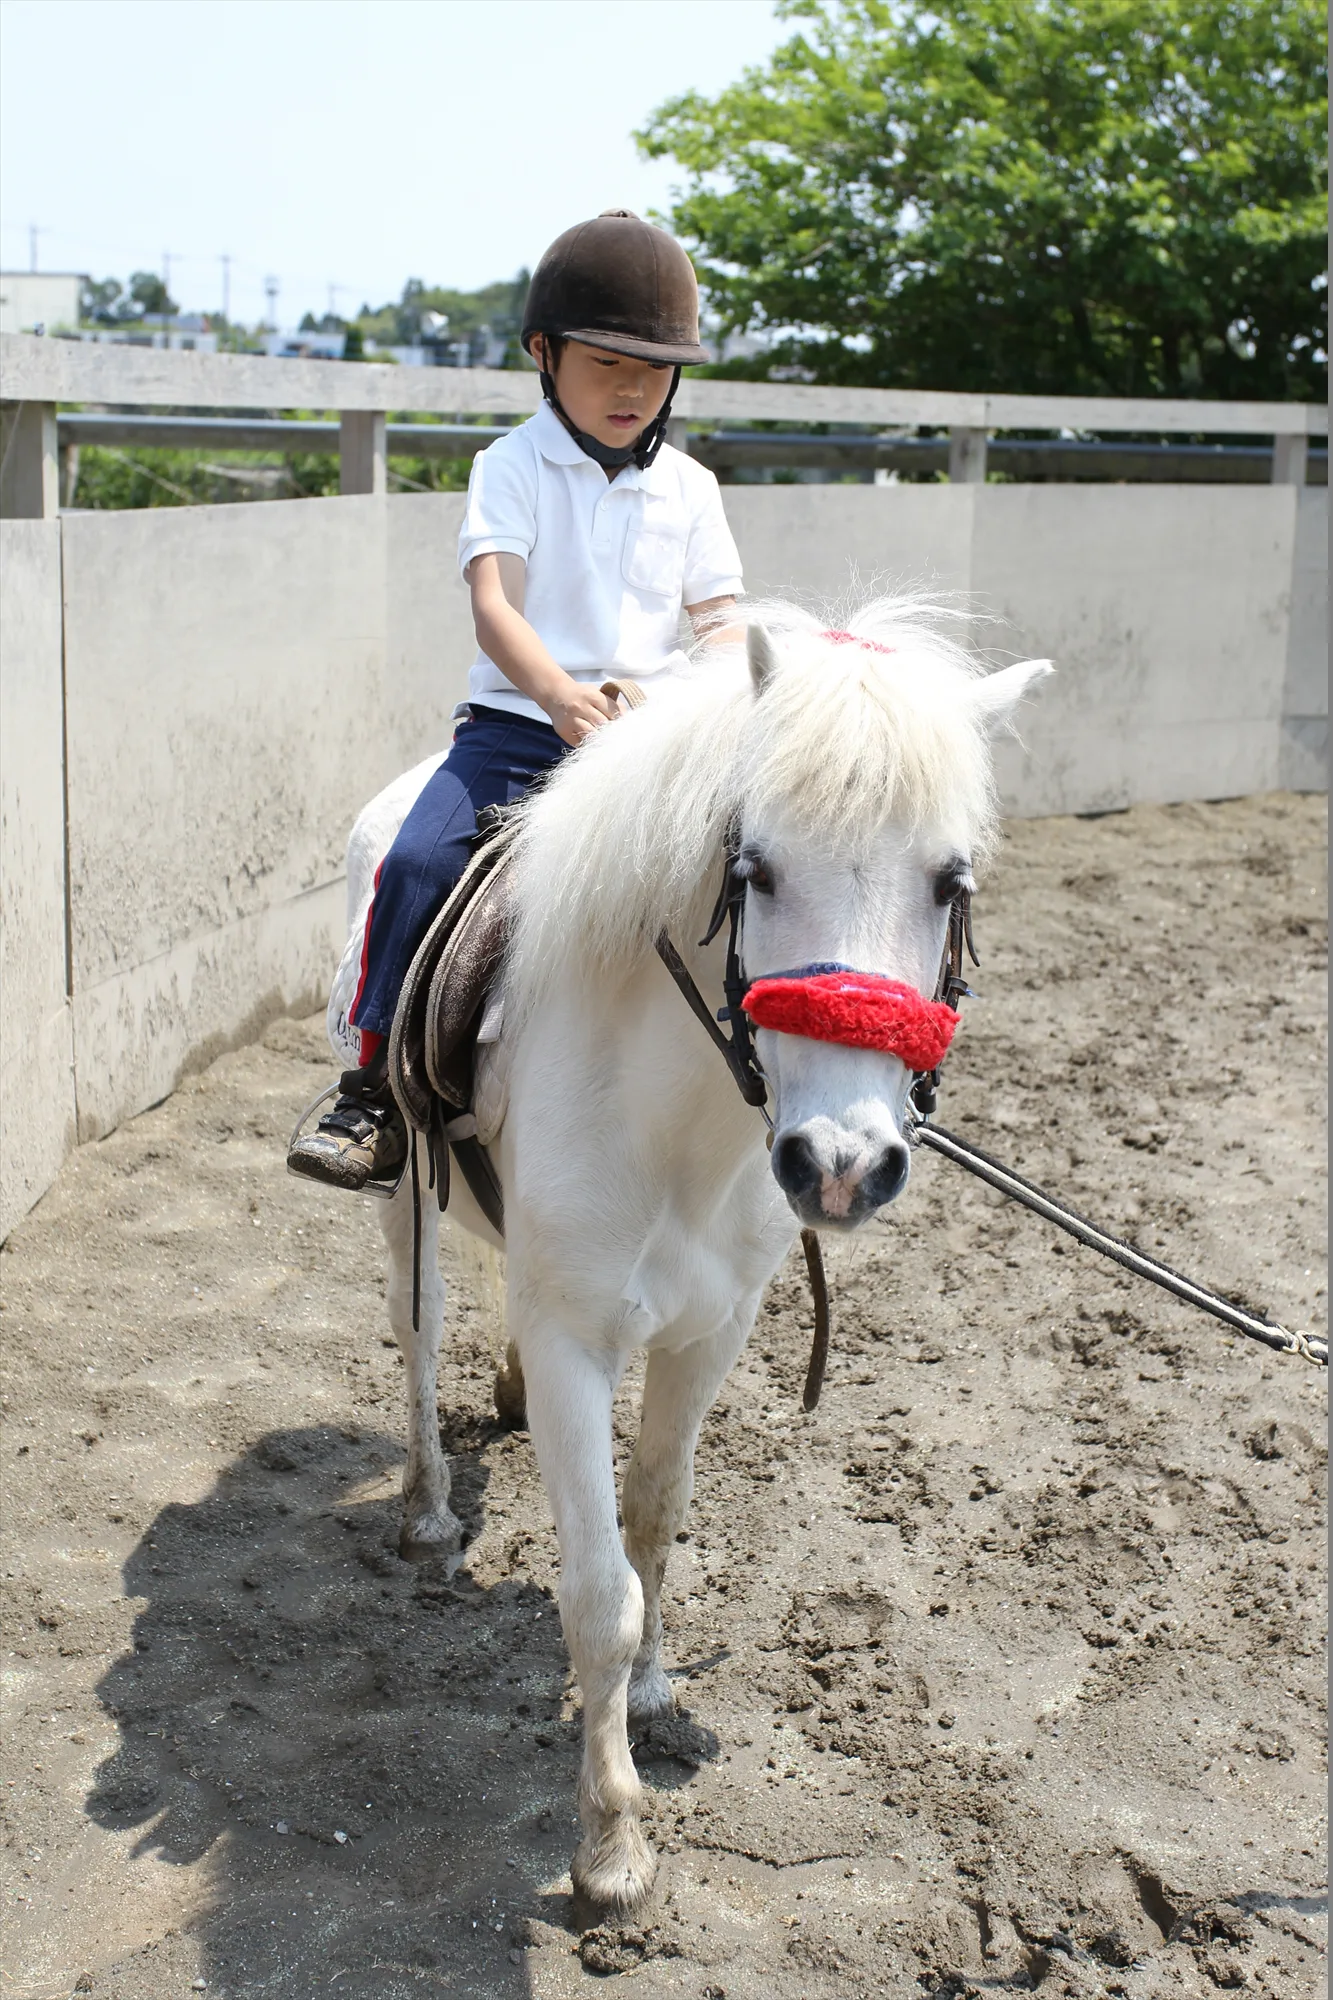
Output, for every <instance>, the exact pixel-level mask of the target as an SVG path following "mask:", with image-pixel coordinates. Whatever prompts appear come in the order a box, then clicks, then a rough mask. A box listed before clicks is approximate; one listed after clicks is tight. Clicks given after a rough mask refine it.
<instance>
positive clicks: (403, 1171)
mask: <svg viewBox="0 0 1333 2000" xmlns="http://www.w3.org/2000/svg"><path fill="white" fill-rule="evenodd" d="M341 1095H342V1080H341V1078H340V1079H339V1081H338V1082H337V1083H331V1084H330V1085H329V1086H328V1088H327V1089H326V1090H321V1091H320V1093H319V1096H318V1097H312V1098H311V1100H310V1102H309V1104H307V1106H306V1108H305V1110H304V1111H303V1112H302V1113H301V1115H300V1117H299V1118H298V1119H297V1121H296V1123H295V1125H294V1126H293V1127H292V1136H291V1138H290V1139H289V1140H288V1141H287V1153H288V1161H287V1171H288V1173H289V1174H290V1175H291V1176H292V1178H293V1180H298V1181H306V1182H307V1183H308V1182H309V1181H310V1179H311V1176H310V1175H309V1174H303V1173H299V1172H298V1171H297V1169H296V1168H295V1167H294V1166H293V1165H292V1163H291V1158H290V1155H291V1151H292V1148H293V1146H294V1145H295V1144H296V1142H297V1140H298V1139H299V1138H300V1137H301V1135H302V1133H303V1132H304V1130H305V1128H306V1126H307V1125H308V1124H309V1122H310V1120H311V1118H312V1117H313V1116H314V1114H315V1113H316V1112H317V1111H318V1110H319V1107H320V1105H321V1104H327V1103H328V1101H329V1099H330V1098H331V1097H341ZM407 1137H408V1147H407V1152H406V1155H405V1156H404V1159H403V1164H402V1166H401V1167H399V1169H398V1172H397V1174H396V1175H395V1177H394V1178H393V1180H376V1179H375V1178H374V1177H373V1176H372V1177H371V1179H370V1180H368V1181H367V1182H366V1184H365V1186H364V1187H362V1188H357V1189H356V1190H355V1192H356V1193H357V1194H370V1195H374V1197H375V1199H376V1201H392V1200H393V1198H394V1196H395V1195H396V1194H397V1192H398V1190H399V1188H400V1187H401V1186H402V1185H403V1181H404V1179H405V1177H406V1175H407V1169H408V1163H409V1161H410V1160H411V1158H412V1154H413V1151H414V1150H415V1146H416V1135H415V1133H413V1132H412V1131H411V1130H410V1129H409V1131H408V1135H407ZM335 1192H340V1193H343V1194H350V1193H352V1192H353V1190H352V1189H350V1188H342V1189H340V1190H339V1189H335Z"/></svg>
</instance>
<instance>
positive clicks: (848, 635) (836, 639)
mask: <svg viewBox="0 0 1333 2000" xmlns="http://www.w3.org/2000/svg"><path fill="white" fill-rule="evenodd" d="M819 636H820V638H821V639H827V640H828V641H829V643H830V644H831V645H834V646H864V647H865V649H866V651H867V652H868V653H892V652H893V651H894V648H893V647H892V646H881V645H880V643H879V640H878V639H863V638H861V637H860V635H859V634H858V633H856V632H821V633H820V635H819Z"/></svg>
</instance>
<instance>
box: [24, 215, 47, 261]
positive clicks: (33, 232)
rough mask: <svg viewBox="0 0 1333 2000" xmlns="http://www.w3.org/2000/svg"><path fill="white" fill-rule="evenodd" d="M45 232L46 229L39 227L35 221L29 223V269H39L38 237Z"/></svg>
mask: <svg viewBox="0 0 1333 2000" xmlns="http://www.w3.org/2000/svg"><path fill="white" fill-rule="evenodd" d="M45 234H46V231H45V230H44V229H39V228H38V226H37V224H36V223H35V222H30V223H29V224H28V269H29V270H30V271H35V270H36V269H37V238H38V237H39V236H44V235H45Z"/></svg>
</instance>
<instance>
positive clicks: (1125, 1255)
mask: <svg viewBox="0 0 1333 2000" xmlns="http://www.w3.org/2000/svg"><path fill="white" fill-rule="evenodd" d="M831 636H836V635H831ZM725 856H726V860H725V870H724V874H723V879H722V888H721V890H720V891H719V894H718V899H717V903H716V904H715V906H714V909H713V915H712V918H711V921H710V923H709V926H708V929H707V931H706V932H705V934H704V936H703V937H702V938H701V939H700V940H699V943H700V947H701V948H702V947H704V946H705V945H709V944H711V943H712V941H713V939H714V938H715V937H716V936H717V934H718V932H719V931H720V930H721V928H722V926H723V924H724V923H725V924H727V925H728V932H727V962H726V971H725V974H724V977H723V992H724V993H725V995H726V1001H727V1004H726V1006H725V1007H724V1008H723V1010H722V1012H721V1014H720V1016H719V1017H718V1018H719V1019H720V1020H725V1021H727V1022H728V1023H729V1032H724V1031H723V1030H722V1029H721V1028H720V1027H719V1026H718V1023H717V1021H715V1020H714V1018H713V1015H712V1011H711V1009H710V1008H709V1005H708V1002H707V1001H706V1000H705V999H704V997H703V995H702V993H701V992H700V991H699V989H698V987H697V986H696V985H695V983H694V980H693V979H692V978H691V976H690V973H689V971H688V969H687V967H686V965H685V963H684V961H683V959H682V958H681V956H680V953H679V952H678V951H677V950H676V947H675V946H674V944H672V942H671V939H670V938H669V937H668V936H667V934H666V932H665V931H663V932H661V933H660V934H659V936H658V939H657V952H658V956H659V957H660V958H661V960H662V963H663V964H664V965H665V966H666V969H667V971H668V972H669V973H670V974H671V977H672V978H673V979H674V980H675V982H676V985H677V986H678V987H679V988H680V991H681V993H682V994H683V995H684V997H685V1000H686V1002H687V1004H688V1006H689V1008H690V1011H691V1012H692V1013H693V1014H694V1016H695V1017H696V1019H697V1020H698V1021H700V1022H701V1023H702V1025H703V1026H704V1028H706V1029H707V1031H708V1034H709V1036H710V1037H711V1039H712V1041H713V1042H714V1044H715V1045H716V1047H717V1048H718V1049H719V1050H720V1052H721V1054H722V1056H723V1057H724V1058H725V1060H726V1063H727V1066H728V1068H729V1069H730V1070H731V1073H732V1076H733V1078H734V1079H735V1082H736V1084H737V1087H738V1088H739V1090H740V1092H741V1095H742V1097H743V1098H744V1099H745V1101H746V1103H747V1104H753V1105H754V1106H756V1108H757V1109H759V1110H760V1111H762V1112H763V1115H764V1120H765V1123H766V1124H767V1125H768V1133H769V1137H768V1143H769V1146H770V1148H771V1146H772V1144H773V1120H772V1118H771V1117H770V1116H769V1112H768V1102H767V1100H768V1084H767V1081H766V1079H765V1077H764V1073H763V1070H762V1068H761V1067H760V1064H759V1058H758V1055H757V1053H756V1051H755V1046H754V1036H753V1033H752V1031H751V1020H752V1018H753V1016H752V1014H751V1013H750V1012H749V1011H747V1009H748V1006H749V1004H750V1003H751V1002H753V1004H754V1007H755V1012H756V1014H757V1015H758V1017H759V1023H760V1025H761V1026H772V1027H773V1028H775V1029H776V1030H777V1031H778V1032H780V1033H781V1032H786V1033H798V1034H799V1033H806V1034H811V1033H814V1034H815V1036H816V1038H817V1039H820V1040H825V1041H845V1042H849V1043H852V1044H853V1045H854V1046H855V1045H860V1046H866V1045H867V1040H866V1037H865V1035H862V1034H858V1033H856V1032H855V1031H854V1032H851V1033H843V1032H838V1030H839V1028H840V1027H841V1026H842V1025H844V1023H843V1022H842V1021H840V1020H839V1019H838V1016H837V1013H836V1012H833V1013H830V1010H829V1009H828V1007H827V1006H821V1005H820V1004H819V1003H820V999H821V997H822V992H823V990H825V989H826V988H827V983H828V981H829V979H830V978H831V977H832V978H833V980H834V983H835V985H839V986H840V991H842V992H847V991H853V992H862V993H865V994H867V995H868V996H870V998H871V1000H872V1003H873V1002H874V1001H876V1000H878V999H879V997H880V995H888V989H892V990H893V991H892V995H891V996H889V997H891V998H893V999H897V998H898V997H900V996H902V995H905V994H906V995H910V997H911V999H912V1001H914V1002H915V1008H914V1010H913V1016H914V1018H913V1020H912V1022H910V1023H909V1024H908V1027H909V1030H910V1028H912V1027H915V1028H916V1029H917V1030H918V1031H920V1030H921V1029H922V1027H923V1025H924V1026H925V1028H927V1029H929V1028H930V1027H931V1026H934V1028H935V1029H936V1030H937V1031H939V1032H937V1034H936V1046H935V1047H934V1048H932V1047H930V1045H929V1040H928V1039H927V1040H926V1041H925V1042H923V1043H921V1044H919V1046H918V1048H917V1050H916V1052H917V1053H921V1051H922V1049H924V1050H925V1054H923V1055H922V1060H921V1063H920V1066H919V1067H918V1066H916V1065H915V1064H913V1065H912V1066H913V1067H914V1069H915V1075H914V1078H913V1082H912V1088H911V1092H910V1103H911V1108H912V1111H913V1112H914V1114H915V1116H914V1118H913V1120H912V1123H911V1125H910V1126H909V1129H908V1134H907V1136H908V1138H909V1140H910V1141H911V1142H912V1144H914V1145H922V1146H928V1147H929V1148H930V1149H931V1151H932V1152H936V1153H940V1154H942V1155H943V1157H944V1158H945V1159H947V1160H952V1161H953V1162H954V1163H955V1165H957V1166H960V1167H964V1168H966V1170H967V1172H968V1173H970V1174H975V1175H976V1176H977V1178H978V1179H979V1180H983V1181H985V1182H986V1183H987V1185H988V1186H990V1187H993V1188H995V1189H996V1190H997V1192H998V1193H1000V1194H1002V1195H1005V1196H1007V1197H1008V1199H1009V1200H1010V1201H1016V1202H1019V1203H1020V1204H1021V1205H1022V1206H1023V1207H1024V1208H1027V1209H1030V1210H1031V1212H1032V1213H1033V1214H1034V1215H1040V1216H1042V1217H1043V1218H1044V1219H1045V1220H1046V1221H1047V1222H1052V1223H1054V1224H1055V1226H1056V1228H1057V1229H1063V1230H1064V1231H1065V1233H1066V1235H1069V1236H1072V1237H1074V1238H1075V1240H1076V1241H1077V1242H1079V1243H1083V1244H1086V1245H1087V1247H1088V1248H1089V1249H1091V1250H1096V1251H1097V1252H1098V1254H1099V1255H1100V1256H1103V1257H1109V1258H1110V1259H1111V1260H1112V1261H1113V1262H1114V1263H1116V1264H1119V1265H1120V1266H1121V1268H1122V1269H1123V1270H1126V1271H1132V1272H1133V1273H1134V1275H1135V1276H1136V1277H1140V1278H1146V1279H1147V1280H1148V1282H1149V1283H1150V1284H1154V1285H1158V1286H1160V1288H1161V1289H1162V1290H1163V1291H1166V1292H1170V1293H1172V1294H1173V1295H1174V1296H1175V1297H1176V1298H1178V1299H1183V1300H1184V1301H1185V1302H1186V1304H1188V1305H1193V1306H1197V1307H1198V1308H1199V1310H1200V1311H1201V1312H1206V1313H1211V1314H1212V1316H1213V1318H1214V1319H1219V1320H1221V1321H1222V1322H1223V1323H1224V1324H1225V1325H1227V1326H1230V1327H1233V1328H1234V1329H1235V1331H1236V1332H1238V1333H1243V1334H1244V1335H1245V1336H1246V1338H1247V1339H1249V1340H1257V1341H1260V1342H1261V1343H1262V1344H1263V1345H1264V1346H1265V1347H1268V1348H1271V1349H1272V1350H1273V1352H1274V1353H1277V1354H1294V1355H1299V1356H1300V1358H1301V1359H1302V1360H1303V1361H1308V1362H1310V1363H1311V1364H1312V1365H1313V1366H1315V1367H1317V1368H1327V1366H1328V1342H1327V1340H1326V1339H1325V1338H1324V1337H1323V1336H1322V1335H1319V1334H1307V1333H1300V1332H1296V1333H1293V1332H1290V1331H1289V1330H1288V1329H1287V1328H1286V1327H1282V1326H1275V1325H1273V1323H1272V1322H1271V1321H1269V1320H1266V1319H1262V1318H1260V1316H1259V1315H1258V1314H1256V1313H1251V1312H1247V1311H1246V1310H1245V1308H1244V1307H1242V1306H1238V1305H1236V1304H1235V1303H1234V1302H1233V1301H1232V1300H1230V1299H1225V1298H1223V1297H1222V1296H1221V1294H1220V1293H1218V1292H1214V1291H1212V1290H1210V1289H1209V1287H1208V1286H1206V1285H1199V1284H1196V1283H1195V1282H1194V1281H1193V1280H1192V1279H1190V1278H1186V1277H1182V1275H1181V1274H1180V1272H1178V1271H1173V1270H1172V1269H1171V1267H1170V1266H1169V1265H1167V1264H1162V1263H1159V1262H1158V1260H1157V1259H1156V1258H1155V1257H1148V1256H1145V1254H1144V1253H1143V1251H1141V1250H1137V1249H1135V1247H1134V1245H1133V1244H1132V1243H1126V1242H1124V1241H1123V1240H1122V1239H1121V1238H1120V1237H1118V1236H1112V1235H1110V1234H1109V1233H1108V1232H1107V1231H1106V1230H1104V1229H1100V1228H1099V1227H1098V1226H1097V1224H1096V1223H1095V1222H1092V1221H1090V1220H1089V1218H1088V1217H1087V1216H1085V1215H1080V1214H1079V1213H1078V1211H1077V1210H1076V1209H1072V1208H1068V1207H1066V1206H1065V1204H1064V1203H1062V1202H1058V1201H1056V1200H1055V1199H1054V1198H1053V1197H1052V1196H1051V1195H1049V1194H1047V1193H1046V1192H1045V1190H1044V1189H1043V1188H1040V1187H1038V1186H1037V1185H1036V1183H1035V1182H1034V1181H1029V1180H1025V1179H1024V1177H1023V1176H1022V1175H1021V1174H1017V1173H1014V1172H1013V1170H1012V1169H1011V1168H1009V1167H1006V1166H1004V1165H1003V1164H1002V1163H1001V1162H1000V1161H999V1160H996V1159H993V1158H992V1156H991V1155H990V1154H989V1153H984V1152H982V1150H981V1149H980V1147H978V1146H973V1145H972V1144H970V1143H969V1141H967V1140H966V1139H960V1138H959V1137H958V1136H957V1135H956V1134H955V1133H952V1132H946V1131H944V1130H943V1129H942V1128H941V1127H939V1126H936V1125H932V1124H931V1123H930V1120H931V1118H932V1117H933V1115H934V1112H935V1107H936V1104H937V1103H938V1100H939V1086H940V1063H941V1061H942V1060H943V1054H944V1050H945V1049H946V1048H947V1047H948V1039H949V1037H950V1036H951V1035H952V1026H948V1027H947V1029H946V1027H945V1024H944V1023H942V1022H941V1021H939V1020H938V1018H936V1020H935V1021H934V1022H933V1023H932V1022H931V1019H930V1017H931V1016H932V1015H934V1016H936V1017H938V1016H940V1015H943V1014H950V1015H951V1016H952V1022H953V1024H956V1023H957V1020H958V1016H957V1015H956V1014H953V1013H952V1008H953V1003H954V1002H955V1001H957V1000H961V999H965V998H969V997H971V994H972V989H971V987H970V986H969V985H968V983H967V978H966V975H965V973H964V970H963V963H964V954H966V956H967V958H968V959H969V960H970V961H971V963H972V964H973V965H980V963H981V960H980V959H979V958H978V957H977V949H976V944H975V942H974V940H973V936H972V899H971V893H970V891H968V890H966V889H964V890H963V891H961V892H960V894H959V895H958V896H956V897H955V898H954V901H953V902H952V904H951V905H950V908H949V930H948V935H947V938H946V940H945V946H944V957H943V960H942V961H941V964H940V973H939V978H938V980H937V982H936V986H935V998H934V1001H933V1002H928V1001H925V1000H923V999H922V997H921V995H920V994H916V993H913V992H912V989H910V988H904V987H902V986H901V985H900V983H899V982H898V981H895V980H880V979H877V978H875V977H874V976H872V975H865V974H858V973H856V972H855V971H854V970H853V969H852V968H850V967H847V966H802V967H799V968H798V969H797V970H796V971H795V972H793V973H785V974H776V975H773V976H772V977H771V978H770V979H768V980H765V979H757V980H756V981H755V982H754V984H753V986H748V985H747V981H746V978H745V973H744V969H743V967H742V964H741V954H740V930H741V918H742V913H743V909H744V903H745V890H746V883H745V879H744V877H743V876H741V874H740V873H739V870H738V866H737V864H738V862H739V858H740V827H739V822H738V820H737V819H736V818H735V817H733V819H732V820H731V822H730V824H729V825H728V828H727V834H726V844H725ZM849 981H850V982H857V985H855V986H849V985H848V982H849ZM766 987H767V988H768V989H769V993H768V994H766V993H765V988H766ZM796 989H804V994H803V995H802V994H800V993H799V992H798V991H797V990H796ZM812 1000H813V1002H814V1004H813V1005H812V1004H811V1001H812ZM775 1001H777V1002H779V1003H781V1004H780V1005H775V1004H774V1002H775ZM784 1010H785V1012H786V1015H787V1018H788V1019H791V1020H793V1021H794V1022H796V1021H801V1022H802V1024H801V1025H793V1026H791V1027H788V1026H787V1025H786V1020H785V1019H780V1018H779V1015H780V1014H781V1013H783V1012H784ZM802 1017H803V1018H802ZM941 1034H942V1037H943V1046H942V1047H940V1046H939V1045H938V1044H939V1040H940V1035H941ZM912 1041H913V1037H912V1035H911V1033H910V1032H908V1033H904V1032H903V1026H902V1023H901V1021H898V1022H894V1023H893V1024H892V1046H894V1047H895V1049H896V1050H897V1052H899V1053H902V1054H903V1057H904V1060H907V1059H908V1054H909V1052H910V1051H911V1048H912ZM869 1045H871V1046H888V1045H890V1043H889V1042H887V1041H885V1040H880V1039H876V1040H874V1041H871V1042H870V1043H869ZM932 1057H933V1061H931V1060H929V1059H930V1058H932ZM801 1247H802V1248H803V1250H804V1251H805V1261H806V1267H807V1269H808V1271H809V1274H810V1287H811V1290H812V1292H813V1294H814V1302H815V1332H814V1341H813V1345H812V1348H811V1353H810V1366H809V1369H808V1371H807V1374H806V1380H805V1391H804V1394H803V1396H802V1399H801V1407H802V1409H803V1410H806V1411H810V1410H813V1409H814V1408H815V1406H816V1404H817V1403H818V1401H819V1394H820V1390H821V1389H822V1387H823V1383H824V1374H825V1369H826V1366H827V1362H828V1347H829V1299H828V1283H827V1279H826V1276H825V1272H824V1259H823V1252H822V1250H821V1248H820V1243H819V1237H818V1235H817V1234H816V1232H815V1231H814V1230H813V1229H803V1230H802V1231H801Z"/></svg>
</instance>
